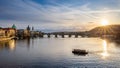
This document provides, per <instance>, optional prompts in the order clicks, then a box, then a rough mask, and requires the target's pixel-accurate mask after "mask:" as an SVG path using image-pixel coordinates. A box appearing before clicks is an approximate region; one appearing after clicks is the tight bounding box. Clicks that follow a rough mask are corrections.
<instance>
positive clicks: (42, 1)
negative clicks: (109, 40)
mask: <svg viewBox="0 0 120 68" xmlns="http://www.w3.org/2000/svg"><path fill="white" fill-rule="evenodd" d="M103 19H105V20H108V21H109V24H119V23H120V22H119V21H120V0H0V27H11V26H12V25H13V24H15V25H16V26H17V28H18V29H24V28H26V27H27V26H28V25H29V26H31V27H32V26H33V27H34V28H35V29H37V30H41V31H86V30H90V29H92V28H94V27H97V26H100V25H101V20H103Z"/></svg>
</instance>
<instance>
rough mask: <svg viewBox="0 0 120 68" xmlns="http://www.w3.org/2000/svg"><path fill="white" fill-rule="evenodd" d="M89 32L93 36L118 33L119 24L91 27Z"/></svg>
mask: <svg viewBox="0 0 120 68" xmlns="http://www.w3.org/2000/svg"><path fill="white" fill-rule="evenodd" d="M89 33H90V35H94V36H98V35H116V34H120V25H107V26H99V27H96V28H93V29H91V30H90V31H89Z"/></svg>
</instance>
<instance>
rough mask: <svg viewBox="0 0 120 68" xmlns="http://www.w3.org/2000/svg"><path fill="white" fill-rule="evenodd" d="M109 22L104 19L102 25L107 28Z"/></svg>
mask: <svg viewBox="0 0 120 68" xmlns="http://www.w3.org/2000/svg"><path fill="white" fill-rule="evenodd" d="M108 23H109V22H108V20H106V19H103V20H102V21H101V24H102V25H103V26H106V25H108Z"/></svg>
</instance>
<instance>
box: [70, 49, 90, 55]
mask: <svg viewBox="0 0 120 68" xmlns="http://www.w3.org/2000/svg"><path fill="white" fill-rule="evenodd" d="M72 53H73V54H75V55H84V56H85V55H87V54H88V51H86V50H81V49H74V50H73V51H72Z"/></svg>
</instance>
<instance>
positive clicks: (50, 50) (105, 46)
mask: <svg viewBox="0 0 120 68" xmlns="http://www.w3.org/2000/svg"><path fill="white" fill-rule="evenodd" d="M73 49H83V50H87V51H88V52H89V54H87V55H85V56H83V55H76V54H73V53H72V50H73ZM0 68H120V41H119V40H103V39H100V38H74V37H72V38H68V37H66V38H61V37H59V38H54V37H52V38H47V37H45V38H33V39H25V40H9V41H3V42H0Z"/></svg>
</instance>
